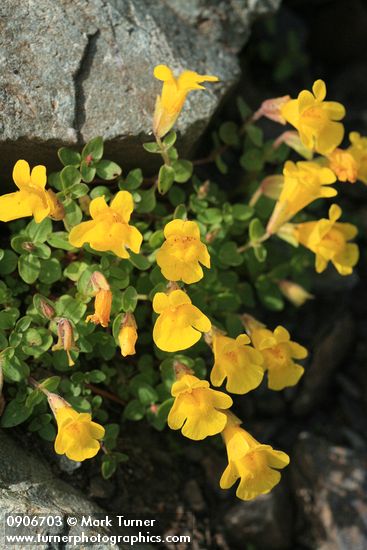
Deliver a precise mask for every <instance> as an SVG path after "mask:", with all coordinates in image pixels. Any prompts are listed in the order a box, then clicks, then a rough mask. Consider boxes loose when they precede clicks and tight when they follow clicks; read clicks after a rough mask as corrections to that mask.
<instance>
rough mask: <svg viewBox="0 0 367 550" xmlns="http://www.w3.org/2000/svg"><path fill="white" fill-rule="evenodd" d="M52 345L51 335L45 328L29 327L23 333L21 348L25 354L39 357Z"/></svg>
mask: <svg viewBox="0 0 367 550" xmlns="http://www.w3.org/2000/svg"><path fill="white" fill-rule="evenodd" d="M51 345H52V335H51V334H50V333H49V331H48V330H47V329H45V328H37V329H35V328H30V329H28V330H27V332H26V333H25V334H24V338H23V345H22V350H23V352H24V353H26V354H27V355H32V356H33V357H40V356H41V355H42V354H43V353H44V352H45V351H47V350H48V349H49V348H50V347H51Z"/></svg>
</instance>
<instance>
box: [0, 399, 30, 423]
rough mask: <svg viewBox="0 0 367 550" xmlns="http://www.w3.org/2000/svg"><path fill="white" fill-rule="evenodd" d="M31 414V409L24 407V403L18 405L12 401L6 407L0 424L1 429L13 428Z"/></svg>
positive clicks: (15, 401)
mask: <svg viewBox="0 0 367 550" xmlns="http://www.w3.org/2000/svg"><path fill="white" fill-rule="evenodd" d="M31 414H32V409H30V408H28V407H26V406H25V404H24V403H19V401H17V400H15V399H13V401H10V402H9V403H8V405H7V406H6V408H5V411H4V413H3V415H2V417H1V422H0V424H1V426H2V427H3V428H13V427H14V426H18V424H21V423H22V422H24V421H25V420H27V418H29V417H30V416H31Z"/></svg>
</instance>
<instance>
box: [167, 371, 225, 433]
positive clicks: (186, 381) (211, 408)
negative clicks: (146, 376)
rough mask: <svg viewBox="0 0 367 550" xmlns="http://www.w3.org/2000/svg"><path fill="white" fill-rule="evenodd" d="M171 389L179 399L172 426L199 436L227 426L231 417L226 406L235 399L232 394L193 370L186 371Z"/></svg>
mask: <svg viewBox="0 0 367 550" xmlns="http://www.w3.org/2000/svg"><path fill="white" fill-rule="evenodd" d="M171 392H172V396H173V397H174V398H175V401H174V403H173V406H172V408H171V410H170V413H169V415H168V426H169V427H170V428H171V429H172V430H179V429H180V428H182V435H184V436H185V437H188V438H190V439H195V440H199V439H205V437H208V436H209V435H215V434H218V433H220V432H221V431H222V430H223V429H224V427H225V425H226V423H227V417H226V415H225V414H224V413H223V409H228V408H229V407H231V406H232V403H233V402H232V399H231V398H230V397H229V395H227V394H225V393H222V392H220V391H216V390H212V389H211V388H210V387H209V382H207V381H206V380H199V378H196V376H193V375H191V374H184V375H182V376H181V377H180V378H179V380H177V381H176V382H175V383H174V384H173V386H172V390H171Z"/></svg>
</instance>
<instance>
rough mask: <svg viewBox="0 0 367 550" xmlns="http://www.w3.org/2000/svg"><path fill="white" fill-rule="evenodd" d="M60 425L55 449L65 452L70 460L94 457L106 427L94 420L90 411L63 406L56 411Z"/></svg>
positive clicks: (57, 451) (58, 452)
mask: <svg viewBox="0 0 367 550" xmlns="http://www.w3.org/2000/svg"><path fill="white" fill-rule="evenodd" d="M55 416H56V422H57V427H58V433H57V437H56V439H55V451H56V453H57V454H59V455H63V454H65V455H66V456H67V457H68V458H70V460H76V461H77V462H82V461H83V460H85V459H86V458H92V457H94V456H95V455H96V454H97V453H98V451H99V449H100V448H101V445H100V443H99V440H100V439H103V437H104V435H105V429H104V428H103V427H102V426H101V425H100V424H97V423H96V422H93V421H92V417H91V415H90V414H89V413H78V412H77V411H74V409H73V408H72V407H70V406H66V407H61V408H59V409H57V410H56V413H55Z"/></svg>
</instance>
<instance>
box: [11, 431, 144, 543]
mask: <svg viewBox="0 0 367 550" xmlns="http://www.w3.org/2000/svg"><path fill="white" fill-rule="evenodd" d="M7 513H8V514H12V513H13V514H38V515H46V516H49V515H53V516H55V515H71V516H78V515H80V514H83V515H93V516H94V517H96V516H95V515H96V514H104V511H103V510H102V509H101V508H99V507H98V506H97V505H95V504H93V503H92V502H90V501H88V500H87V499H86V498H85V497H84V496H83V495H82V494H81V493H80V492H79V491H76V490H75V489H74V488H73V487H71V485H69V484H67V483H65V482H64V481H61V480H59V479H57V478H56V477H55V476H54V475H53V473H52V471H51V469H50V468H49V466H48V465H47V464H46V463H45V462H43V461H42V460H40V459H39V458H38V457H36V456H34V455H32V454H31V453H29V452H27V451H26V450H24V449H23V448H21V446H20V445H19V444H17V443H15V442H14V441H13V440H12V439H11V438H10V437H9V436H8V435H7V434H6V433H5V432H4V431H2V430H0V548H8V546H7V545H6V543H5V539H4V535H5V533H4V527H5V515H6V514H7ZM97 517H98V516H97ZM99 517H100V516H99ZM83 531H84V533H85V534H86V535H88V536H92V535H98V533H100V534H101V535H103V534H106V533H107V531H105V530H104V531H103V530H102V529H101V528H98V529H95V528H93V527H84V528H83ZM37 532H38V533H40V534H41V535H46V534H52V535H71V536H72V535H80V527H79V526H75V527H68V526H67V525H66V526H65V527H56V526H54V527H48V526H46V525H44V526H42V527H38V528H37V530H36V529H31V530H27V531H26V532H24V533H23V532H22V533H21V534H27V535H33V534H35V533H37ZM126 533H127V532H126V531H124V534H126ZM8 534H9V533H8ZM11 534H14V531H12V532H11ZM17 534H18V533H17ZM130 534H132V533H131V532H130ZM9 547H10V546H9ZM25 547H26V546H25V545H23V544H19V545H18V546H14V545H13V546H11V548H13V549H14V550H18V548H19V549H21V548H25ZM36 547H37V549H38V550H46V549H47V550H53V549H55V550H56V549H59V548H63V549H65V550H69V549H70V550H71V548H76V546H73V545H72V544H71V543H64V544H61V543H60V544H59V543H39V544H37V545H34V546H32V548H36ZM77 547H78V548H79V549H81V550H84V549H87V548H91V546H90V545H85V544H82V543H80V544H79V545H78V546H77ZM143 547H144V549H147V550H149V548H150V546H149V545H144V546H143ZM27 548H28V546H27ZM29 548H31V546H29ZM114 548H116V549H118V548H121V549H125V548H127V546H125V545H117V546H116V545H113V544H109V543H108V544H107V543H106V544H104V543H96V544H93V549H95V550H107V549H114ZM128 548H130V545H129V546H128ZM134 548H137V549H138V550H141V548H142V545H139V544H137V545H134Z"/></svg>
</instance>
